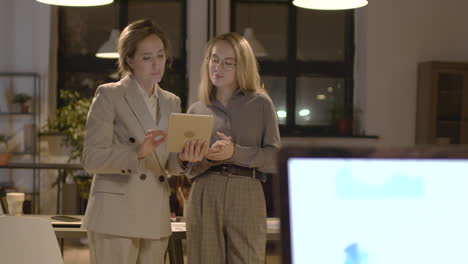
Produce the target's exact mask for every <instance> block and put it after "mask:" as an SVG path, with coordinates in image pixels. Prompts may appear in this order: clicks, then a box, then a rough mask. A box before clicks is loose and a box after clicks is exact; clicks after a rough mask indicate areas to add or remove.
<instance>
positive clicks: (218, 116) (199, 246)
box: [179, 33, 280, 264]
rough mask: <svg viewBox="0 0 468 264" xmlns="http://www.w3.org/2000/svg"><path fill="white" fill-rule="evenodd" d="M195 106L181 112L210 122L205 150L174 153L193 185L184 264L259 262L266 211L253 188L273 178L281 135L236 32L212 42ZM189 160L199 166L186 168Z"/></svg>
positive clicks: (258, 191) (248, 50)
mask: <svg viewBox="0 0 468 264" xmlns="http://www.w3.org/2000/svg"><path fill="white" fill-rule="evenodd" d="M201 72H202V73H201V82H200V87H199V93H200V94H199V97H200V101H199V102H197V103H195V104H193V105H192V106H191V107H190V108H189V110H188V112H189V113H193V114H206V115H213V116H214V117H215V121H214V122H215V123H214V129H213V133H212V137H211V142H210V147H209V149H208V150H207V151H203V142H198V144H196V143H193V146H190V147H186V148H185V149H184V152H182V153H180V154H179V158H180V159H181V160H183V161H189V162H188V163H187V164H186V166H187V169H186V175H187V176H188V177H189V178H193V179H194V182H193V186H192V189H191V194H190V198H189V200H188V206H189V207H188V208H187V248H188V261H189V263H190V264H209V263H213V264H220V263H250V264H252V263H258V264H260V263H262V264H263V263H265V246H266V207H265V199H264V194H263V189H262V185H261V182H260V181H265V180H266V175H265V173H269V172H274V169H275V161H276V152H277V151H278V149H279V147H280V136H279V130H278V124H277V120H276V111H275V108H274V106H273V103H272V101H271V99H270V97H269V96H268V95H267V93H266V92H265V90H264V88H263V85H262V84H261V81H260V76H259V74H258V66H257V61H256V59H255V55H254V53H253V51H252V49H251V47H250V46H249V44H248V42H247V41H246V40H245V39H244V38H243V37H242V36H241V35H239V34H237V33H228V34H225V35H222V36H219V37H217V38H216V39H214V40H212V41H211V42H210V43H209V45H208V47H207V49H206V53H205V59H204V61H203V64H202V69H201ZM193 160H200V161H196V162H193Z"/></svg>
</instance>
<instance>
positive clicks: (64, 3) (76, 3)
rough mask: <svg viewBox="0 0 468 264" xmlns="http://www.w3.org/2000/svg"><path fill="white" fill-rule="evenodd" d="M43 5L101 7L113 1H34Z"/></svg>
mask: <svg viewBox="0 0 468 264" xmlns="http://www.w3.org/2000/svg"><path fill="white" fill-rule="evenodd" d="M36 1H37V2H41V3H43V4H49V5H59V6H101V5H108V4H111V3H112V2H114V0H36Z"/></svg>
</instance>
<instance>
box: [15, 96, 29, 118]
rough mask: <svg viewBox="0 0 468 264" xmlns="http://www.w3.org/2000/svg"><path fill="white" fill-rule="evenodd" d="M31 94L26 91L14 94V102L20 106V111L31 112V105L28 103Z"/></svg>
mask: <svg viewBox="0 0 468 264" xmlns="http://www.w3.org/2000/svg"><path fill="white" fill-rule="evenodd" d="M31 98H32V97H31V96H30V95H28V94H25V93H17V94H15V95H14V96H13V103H14V104H18V105H19V106H20V112H22V113H27V112H29V105H28V104H27V103H28V102H29V100H31Z"/></svg>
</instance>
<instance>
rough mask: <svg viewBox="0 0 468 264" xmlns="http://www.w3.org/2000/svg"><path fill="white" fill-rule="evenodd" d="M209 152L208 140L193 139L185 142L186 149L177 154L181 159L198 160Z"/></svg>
mask: <svg viewBox="0 0 468 264" xmlns="http://www.w3.org/2000/svg"><path fill="white" fill-rule="evenodd" d="M206 153H208V142H206V140H198V139H193V140H189V141H187V142H185V145H184V149H183V150H182V152H179V154H178V155H177V156H178V157H179V159H180V161H188V162H198V161H201V160H202V159H203V156H205V154H206Z"/></svg>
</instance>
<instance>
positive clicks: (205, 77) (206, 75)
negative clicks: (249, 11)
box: [198, 32, 266, 104]
mask: <svg viewBox="0 0 468 264" xmlns="http://www.w3.org/2000/svg"><path fill="white" fill-rule="evenodd" d="M221 40H223V41H226V42H228V43H229V44H230V45H231V46H232V48H233V49H234V54H235V55H236V80H237V85H238V87H239V89H241V90H242V91H248V92H260V93H266V91H265V88H264V87H263V84H262V82H261V80H260V75H259V74H258V62H257V59H256V58H255V54H254V52H253V50H252V48H251V47H250V45H249V43H248V42H247V40H246V39H245V38H244V37H243V36H241V35H239V34H238V33H236V32H230V33H226V34H223V35H221V36H218V37H216V38H215V39H212V40H211V41H210V42H208V46H207V48H206V49H205V57H204V59H203V63H202V66H201V73H200V75H201V76H200V77H201V78H200V85H199V87H198V93H199V94H198V96H199V100H200V101H201V102H203V103H205V104H211V103H212V102H213V99H214V95H215V94H214V93H215V89H213V83H212V82H211V79H210V72H209V63H210V57H211V52H212V51H213V48H214V46H215V45H216V43H217V42H218V41H221Z"/></svg>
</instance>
